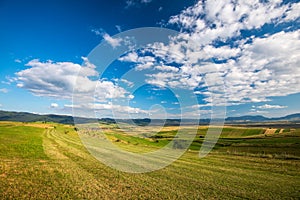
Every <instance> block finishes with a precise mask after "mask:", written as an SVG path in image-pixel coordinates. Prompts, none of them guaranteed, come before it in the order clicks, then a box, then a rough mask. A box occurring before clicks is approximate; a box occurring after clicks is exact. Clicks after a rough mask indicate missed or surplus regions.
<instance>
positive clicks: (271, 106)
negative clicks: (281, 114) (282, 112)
mask: <svg viewBox="0 0 300 200" xmlns="http://www.w3.org/2000/svg"><path fill="white" fill-rule="evenodd" d="M257 108H259V109H283V108H287V106H281V105H270V104H264V105H262V106H257Z"/></svg>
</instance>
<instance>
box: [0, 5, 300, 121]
mask: <svg viewBox="0 0 300 200" xmlns="http://www.w3.org/2000/svg"><path fill="white" fill-rule="evenodd" d="M299 13H300V3H299V1H286V0H284V1H282V0H276V1H258V0H250V1H230V0H228V1H212V0H208V1H203V2H202V1H199V2H197V1H194V0H191V1H171V0H165V1H158V0H135V1H134V0H127V1H126V0H124V1H121V0H119V1H96V0H95V1H91V0H89V1H81V0H79V1H66V0H65V1H58V0H57V1H56V0H53V1H48V0H45V1H21V0H20V1H16V0H3V1H0V25H1V30H0V36H1V37H0V81H1V82H0V105H1V107H0V109H1V110H12V111H28V112H35V113H58V114H72V108H76V109H78V110H82V112H80V113H81V115H82V116H87V115H86V113H85V112H83V111H84V110H85V111H87V110H92V111H93V112H96V113H97V116H99V117H119V118H122V117H128V116H130V117H155V118H161V117H164V116H165V115H167V116H168V117H169V118H179V117H185V118H194V117H198V114H199V113H200V114H201V117H207V116H210V112H211V111H210V110H211V107H212V106H216V107H222V106H226V107H227V116H240V115H265V116H283V115H287V114H291V113H296V112H300V108H299V104H298V102H299V101H300V88H299V84H300V66H299V63H300V31H299V22H300V21H299ZM142 27H164V28H169V29H172V30H176V31H178V34H177V35H176V36H174V37H173V40H172V41H171V40H170V41H169V42H166V43H165V44H154V43H153V44H149V46H148V47H147V48H144V49H142V50H141V49H139V50H132V51H129V52H126V53H125V54H124V55H122V57H120V58H119V59H116V60H115V62H113V63H112V64H111V65H110V66H107V68H106V71H105V73H104V74H101V75H100V77H99V73H98V72H97V70H98V69H99V67H100V66H97V63H94V62H93V60H91V59H90V57H89V55H91V54H90V53H91V51H92V50H93V49H94V48H95V47H96V46H97V45H98V44H100V43H101V42H105V43H107V45H108V46H109V48H111V49H112V50H117V49H118V48H119V47H120V46H122V45H124V44H125V42H126V40H125V38H121V37H120V35H119V36H118V35H117V36H114V35H116V34H119V33H122V32H123V31H127V30H131V29H135V28H142ZM162 50H163V51H162ZM99 56H100V55H99ZM100 58H101V56H100ZM80 70H81V71H80ZM79 71H80V73H79V74H78V72H79ZM128 71H132V72H133V74H134V76H132V77H131V80H129V79H126V78H124V77H126V74H125V73H126V72H128ZM138 77H139V78H140V79H142V80H143V81H144V83H145V85H144V86H142V87H139V88H136V87H135V85H136V82H137V81H138V79H139V78H138ZM76 83H77V85H76ZM74 88H77V89H78V91H79V90H80V93H78V94H79V95H80V99H79V100H77V102H76V100H75V102H72V97H73V99H74V93H73V89H74ZM87 91H88V92H87ZM174 91H177V92H179V93H180V94H176V93H175V92H174ZM91 94H92V97H93V98H88V97H89V96H91ZM75 98H79V97H76V95H75ZM192 98H196V99H197V100H198V102H197V104H195V102H193V100H192ZM182 101H183V102H184V103H182ZM80 103H81V104H80ZM180 108H181V109H182V110H180ZM112 111H113V113H114V116H112ZM87 113H89V112H87Z"/></svg>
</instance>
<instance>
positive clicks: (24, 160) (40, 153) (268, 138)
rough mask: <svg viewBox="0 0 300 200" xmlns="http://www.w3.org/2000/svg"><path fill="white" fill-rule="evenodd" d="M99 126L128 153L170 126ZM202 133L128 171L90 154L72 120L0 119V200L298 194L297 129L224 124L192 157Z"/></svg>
mask: <svg viewBox="0 0 300 200" xmlns="http://www.w3.org/2000/svg"><path fill="white" fill-rule="evenodd" d="M105 128H106V129H105V132H106V135H107V137H108V138H109V139H110V140H111V141H113V142H114V143H115V144H117V145H119V146H120V147H121V148H125V149H129V150H131V151H136V150H137V149H145V151H153V150H155V149H157V148H160V147H162V146H164V145H166V144H167V143H168V142H169V141H170V140H172V139H174V136H175V135H176V128H173V127H166V128H165V129H163V130H161V131H160V132H159V133H157V134H155V135H152V136H150V137H136V136H133V135H127V134H124V133H122V132H121V131H120V130H119V129H118V128H117V127H116V126H112V125H107V126H105ZM206 131H207V127H200V128H199V130H198V134H197V137H196V139H195V140H194V142H193V143H192V145H191V146H190V149H189V150H188V151H187V152H186V153H185V154H184V155H183V156H182V157H181V158H180V159H179V160H177V161H176V162H174V163H173V164H171V165H170V166H168V167H166V168H164V169H162V170H158V171H154V172H150V173H143V174H130V173H124V172H120V171H117V170H114V169H111V168H109V167H107V166H106V165H104V164H102V163H100V162H99V161H97V160H96V159H95V158H94V157H92V156H91V155H90V154H89V152H88V151H87V150H86V149H85V147H84V146H83V145H82V143H81V141H80V139H79V137H78V134H77V132H76V131H75V130H74V127H72V126H67V125H60V124H43V123H17V122H0V141H1V142H0V199H299V198H300V189H299V188H300V172H299V167H300V131H299V130H298V129H289V130H278V131H277V130H275V131H274V134H264V133H265V132H266V129H264V128H240V127H225V128H224V130H223V132H222V134H221V138H220V139H219V141H218V143H217V145H216V147H215V149H214V150H213V151H212V152H211V153H210V154H209V156H207V157H205V158H203V159H199V158H198V150H199V148H200V146H201V143H202V141H203V139H204V136H205V133H206ZM141 132H142V129H141ZM93 134H97V133H93ZM175 139H176V138H175Z"/></svg>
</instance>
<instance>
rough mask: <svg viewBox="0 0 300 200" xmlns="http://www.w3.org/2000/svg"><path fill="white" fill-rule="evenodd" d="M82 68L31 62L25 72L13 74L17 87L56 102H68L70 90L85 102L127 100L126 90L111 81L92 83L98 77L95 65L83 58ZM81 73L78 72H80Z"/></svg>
mask: <svg viewBox="0 0 300 200" xmlns="http://www.w3.org/2000/svg"><path fill="white" fill-rule="evenodd" d="M82 59H83V60H84V65H83V66H80V65H79V64H75V63H71V62H52V61H47V62H40V61H39V60H32V61H30V62H29V63H27V64H26V66H28V67H29V68H28V69H25V70H22V71H19V72H17V73H16V82H17V86H18V87H20V88H24V89H26V90H28V91H30V92H31V93H33V94H34V95H36V96H47V97H52V98H55V99H69V100H70V99H71V98H72V95H73V89H74V87H75V88H76V93H77V95H78V96H82V97H85V98H86V100H87V101H93V100H95V99H94V98H96V100H97V101H105V100H106V99H108V98H126V97H127V91H126V90H125V89H124V88H121V87H119V86H117V85H115V84H113V83H112V82H110V81H106V80H92V79H91V78H90V77H97V76H98V72H97V71H96V70H95V66H94V65H93V64H91V63H89V61H88V60H87V59H86V58H84V57H83V58H82ZM79 72H80V73H79Z"/></svg>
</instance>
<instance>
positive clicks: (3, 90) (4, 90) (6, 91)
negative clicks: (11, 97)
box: [0, 88, 8, 93]
mask: <svg viewBox="0 0 300 200" xmlns="http://www.w3.org/2000/svg"><path fill="white" fill-rule="evenodd" d="M0 92H2V93H8V89H6V88H1V89H0Z"/></svg>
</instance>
